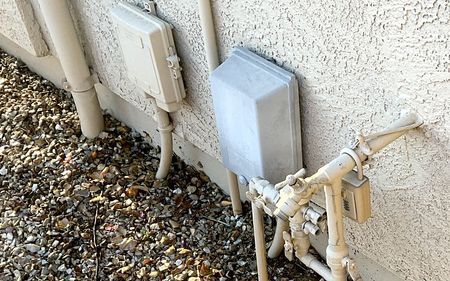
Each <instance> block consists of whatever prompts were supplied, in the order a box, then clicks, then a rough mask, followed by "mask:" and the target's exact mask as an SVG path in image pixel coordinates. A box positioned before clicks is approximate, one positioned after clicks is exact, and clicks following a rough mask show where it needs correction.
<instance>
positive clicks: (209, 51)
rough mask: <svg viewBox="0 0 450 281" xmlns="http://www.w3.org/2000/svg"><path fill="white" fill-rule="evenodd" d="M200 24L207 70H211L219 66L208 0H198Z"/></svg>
mask: <svg viewBox="0 0 450 281" xmlns="http://www.w3.org/2000/svg"><path fill="white" fill-rule="evenodd" d="M198 7H199V16H200V25H201V27H202V34H203V44H205V52H206V61H207V62H208V68H209V72H213V70H214V69H216V68H217V67H218V66H219V54H218V49H217V41H216V32H215V30H214V21H213V15H212V10H211V2H210V0H199V1H198Z"/></svg>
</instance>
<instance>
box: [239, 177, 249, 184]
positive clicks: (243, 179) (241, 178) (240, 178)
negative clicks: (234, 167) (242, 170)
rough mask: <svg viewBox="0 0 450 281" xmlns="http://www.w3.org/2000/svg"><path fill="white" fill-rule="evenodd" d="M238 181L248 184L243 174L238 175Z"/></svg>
mask: <svg viewBox="0 0 450 281" xmlns="http://www.w3.org/2000/svg"><path fill="white" fill-rule="evenodd" d="M239 183H240V184H242V185H248V181H247V179H246V178H245V177H244V176H242V175H241V176H239Z"/></svg>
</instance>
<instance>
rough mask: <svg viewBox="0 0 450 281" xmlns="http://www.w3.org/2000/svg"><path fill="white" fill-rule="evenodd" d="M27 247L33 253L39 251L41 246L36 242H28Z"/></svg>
mask: <svg viewBox="0 0 450 281" xmlns="http://www.w3.org/2000/svg"><path fill="white" fill-rule="evenodd" d="M25 248H26V249H27V250H28V251H29V252H31V253H37V252H39V250H40V249H41V247H39V246H38V245H36V244H26V245H25Z"/></svg>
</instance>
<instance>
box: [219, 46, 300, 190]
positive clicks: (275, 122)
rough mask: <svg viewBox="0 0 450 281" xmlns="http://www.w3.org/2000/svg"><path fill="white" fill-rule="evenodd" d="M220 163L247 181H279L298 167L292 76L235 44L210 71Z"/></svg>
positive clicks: (296, 109) (297, 125) (296, 105)
mask: <svg viewBox="0 0 450 281" xmlns="http://www.w3.org/2000/svg"><path fill="white" fill-rule="evenodd" d="M210 79H211V87H212V95H213V100H214V108H215V115H216V121H217V129H218V131H219V140H220V146H221V153H222V158H223V163H224V165H225V166H226V167H227V168H228V169H230V170H231V171H233V172H234V173H236V174H237V175H241V176H244V177H245V178H246V179H247V181H248V180H250V178H252V177H255V176H261V177H263V178H265V179H268V180H269V181H271V182H278V181H281V180H283V179H284V178H285V176H286V175H288V174H292V173H294V172H296V171H297V170H299V169H301V168H302V151H301V132H300V109H299V94H298V85H297V80H296V79H295V76H294V75H293V74H292V73H289V72H287V71H285V70H283V69H282V68H280V67H278V66H276V65H275V64H273V63H270V62H269V61H267V60H265V59H263V58H261V57H260V56H258V55H256V54H254V53H252V52H250V51H248V50H246V49H244V48H240V47H238V48H235V49H234V50H233V52H232V54H231V56H230V57H229V58H228V59H227V60H226V61H225V62H224V63H223V64H221V65H220V66H219V67H218V68H217V69H216V70H214V72H213V73H212V74H211V77H210Z"/></svg>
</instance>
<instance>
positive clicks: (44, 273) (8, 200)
mask: <svg viewBox="0 0 450 281" xmlns="http://www.w3.org/2000/svg"><path fill="white" fill-rule="evenodd" d="M105 119H106V128H107V129H106V130H105V131H104V132H103V133H102V134H101V135H100V137H99V138H97V139H95V140H88V139H86V138H84V137H83V136H82V135H81V132H80V129H79V123H78V118H77V114H76V111H75V106H74V104H73V102H72V99H71V98H70V95H69V94H67V93H65V92H64V91H62V90H59V89H57V88H55V87H54V86H53V85H52V84H51V83H50V82H48V81H46V80H44V79H43V78H41V77H39V76H37V75H36V74H34V73H32V72H30V71H29V70H28V68H27V67H26V66H25V65H24V64H23V63H21V62H19V61H17V60H16V59H15V58H13V57H10V56H8V55H7V54H5V53H3V52H2V51H1V50H0V194H1V198H0V235H1V239H0V279H1V280H3V281H8V280H96V279H97V280H136V279H141V280H190V281H194V280H256V279H257V276H256V272H255V271H256V262H255V256H254V248H253V236H252V226H251V214H250V212H249V210H250V208H249V205H248V204H247V203H246V204H245V205H244V208H245V211H246V212H245V215H243V216H240V217H234V216H233V214H232V210H231V206H230V204H231V202H230V199H229V197H228V196H227V195H225V194H224V193H222V192H221V190H220V189H219V188H218V187H217V186H216V185H215V184H214V183H211V182H210V181H209V179H208V177H207V176H206V175H205V174H203V173H202V172H199V171H197V170H195V169H194V168H193V167H190V166H187V165H186V164H184V163H183V162H182V161H181V160H180V159H179V158H177V157H175V156H174V161H173V165H172V167H171V171H170V175H169V176H168V178H167V179H165V180H162V181H160V180H155V178H154V177H155V172H156V170H157V167H158V162H159V160H158V150H157V149H155V148H153V147H151V146H150V145H149V139H147V138H146V137H143V136H141V135H139V134H138V133H136V132H133V131H132V130H130V129H129V128H128V127H126V126H125V125H123V124H121V123H120V122H118V121H116V120H114V119H113V118H112V117H110V116H105ZM271 224H272V222H271V221H270V220H269V219H268V221H267V224H266V225H268V226H267V229H266V235H267V237H271V236H272V235H273V233H272V232H271V228H272V227H271V226H273V225H271ZM269 270H270V275H271V276H276V277H274V280H305V281H310V280H319V278H318V277H317V276H316V275H315V274H314V273H312V272H311V271H309V270H306V269H305V268H304V267H302V266H301V265H299V263H298V262H297V263H291V262H288V261H287V260H286V259H285V258H284V257H280V258H279V259H277V260H276V261H270V262H269Z"/></svg>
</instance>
